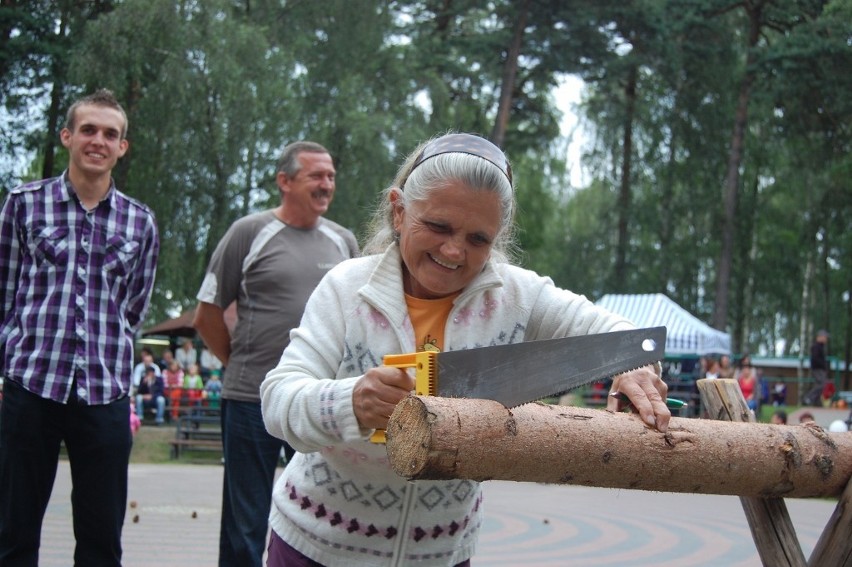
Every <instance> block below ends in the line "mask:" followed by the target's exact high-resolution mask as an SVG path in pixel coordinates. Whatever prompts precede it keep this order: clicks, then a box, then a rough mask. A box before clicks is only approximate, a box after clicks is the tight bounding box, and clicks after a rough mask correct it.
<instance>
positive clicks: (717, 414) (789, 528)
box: [698, 379, 849, 567]
mask: <svg viewBox="0 0 852 567" xmlns="http://www.w3.org/2000/svg"><path fill="white" fill-rule="evenodd" d="M698 391H699V392H700V394H701V401H702V402H703V403H704V406H705V407H706V408H707V411H708V412H709V414H710V417H711V418H713V419H718V420H721V421H743V422H754V421H755V418H754V415H753V414H752V413H751V411H750V410H749V409H748V405H747V404H746V401H745V398H744V397H743V394H742V391H741V390H740V387H739V385H738V384H737V381H736V380H727V379H725V380H706V379H705V380H699V381H698ZM848 491H849V489H848V487H847V492H848ZM740 502H741V503H742V506H743V511H744V512H745V516H746V519H747V520H748V525H749V528H750V529H751V535H752V538H754V544H755V546H756V547H757V552H758V554H759V555H760V559H761V561H762V562H763V564H764V565H773V566H778V567H783V566H790V567H805V566H806V565H807V561H805V554H804V553H803V552H802V547H801V545H800V544H799V539H798V537H797V536H796V530H795V528H794V527H793V522H792V521H791V520H790V514H789V513H788V512H787V505H786V504H785V503H784V500H783V499H782V498H756V497H749V496H741V497H740ZM848 535H849V532H848V531H847V532H846V539H849V537H848ZM818 565H839V563H819V564H818Z"/></svg>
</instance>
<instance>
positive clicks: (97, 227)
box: [0, 173, 160, 405]
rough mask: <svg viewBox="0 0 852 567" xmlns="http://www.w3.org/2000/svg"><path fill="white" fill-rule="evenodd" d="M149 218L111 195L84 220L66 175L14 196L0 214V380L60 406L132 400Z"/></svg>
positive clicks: (145, 300)
mask: <svg viewBox="0 0 852 567" xmlns="http://www.w3.org/2000/svg"><path fill="white" fill-rule="evenodd" d="M159 247H160V244H159V237H158V235H157V226H156V222H155V219H154V214H153V213H152V212H151V211H150V210H149V209H148V208H147V207H146V206H145V205H143V204H142V203H139V202H138V201H135V200H133V199H131V198H129V197H127V196H126V195H124V194H122V193H121V192H119V191H118V190H117V189H116V188H115V185H114V184H113V185H112V187H110V191H109V193H108V194H107V196H106V198H104V200H103V201H101V202H100V203H99V204H98V206H97V207H95V209H94V210H92V211H89V212H87V211H86V210H85V209H84V208H83V206H82V205H81V204H80V202H79V201H78V200H77V198H76V197H75V195H74V192H73V189H72V188H71V186H70V182H69V181H68V179H67V173H66V174H63V175H62V176H60V177H55V178H53V179H47V180H42V181H37V182H34V183H28V184H26V185H22V186H20V187H17V188H15V189H13V190H12V191H11V192H10V193H9V195H8V196H7V197H6V200H5V202H4V203H3V207H2V209H0V355H2V356H0V371H2V373H3V375H4V376H5V379H6V380H13V381H15V382H17V383H20V384H21V385H22V386H23V387H24V388H26V389H27V390H29V391H30V392H32V393H34V394H37V395H39V396H41V397H43V398H47V399H51V400H54V401H57V402H62V403H65V402H67V401H68V397H69V394H70V393H71V385H72V383H74V382H75V381H76V387H77V396H78V397H79V399H80V401H81V402H82V403H86V404H90V405H98V404H105V403H109V402H112V401H115V400H117V399H119V398H122V397H123V396H126V395H128V394H129V393H130V387H131V384H130V380H131V373H132V369H133V342H134V335H135V332H136V330H137V329H138V328H139V326H140V325H141V323H142V321H143V319H144V316H145V312H146V311H147V309H148V305H149V302H150V299H151V290H152V289H153V285H154V276H155V274H156V267H157V256H158V254H159Z"/></svg>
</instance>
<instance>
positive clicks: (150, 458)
mask: <svg viewBox="0 0 852 567" xmlns="http://www.w3.org/2000/svg"><path fill="white" fill-rule="evenodd" d="M174 438H175V426H174V425H161V426H160V427H157V426H154V425H147V424H146V425H143V426H142V427H140V428H139V431H137V432H136V435H134V436H133V449H132V450H131V451H130V462H131V463H167V462H169V461H170V460H171V455H170V453H171V446H170V445H169V441H170V440H172V439H174Z"/></svg>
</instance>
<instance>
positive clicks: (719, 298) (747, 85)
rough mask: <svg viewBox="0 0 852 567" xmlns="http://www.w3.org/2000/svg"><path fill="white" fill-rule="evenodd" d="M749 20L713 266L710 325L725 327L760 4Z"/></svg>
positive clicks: (758, 32)
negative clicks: (719, 239)
mask: <svg viewBox="0 0 852 567" xmlns="http://www.w3.org/2000/svg"><path fill="white" fill-rule="evenodd" d="M747 12H748V19H749V33H748V55H747V56H746V64H745V71H744V73H743V78H742V81H741V82H740V92H739V97H738V99H737V110H736V114H735V117H734V131H733V133H732V135H731V150H730V153H729V154H728V170H727V172H726V174H725V189H724V207H725V211H724V213H725V218H724V219H723V224H722V250H721V252H720V254H719V265H718V266H717V267H716V303H715V307H714V309H713V327H715V328H716V329H720V330H722V331H724V330H725V326H726V325H727V322H728V293H729V292H730V283H731V265H732V263H733V254H734V232H735V231H736V226H737V223H736V220H737V200H738V192H739V185H740V167H741V166H742V162H743V152H744V150H745V134H746V126H747V125H748V103H749V98H750V96H751V85H752V83H753V82H754V70H753V67H754V64H755V61H756V59H757V57H756V54H755V49H757V42H758V40H759V39H760V28H761V23H762V18H763V15H762V5H761V3H759V2H758V3H756V4H755V5H753V6H751V7H750V8H749V7H748V6H747Z"/></svg>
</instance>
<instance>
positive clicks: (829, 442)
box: [387, 396, 852, 498]
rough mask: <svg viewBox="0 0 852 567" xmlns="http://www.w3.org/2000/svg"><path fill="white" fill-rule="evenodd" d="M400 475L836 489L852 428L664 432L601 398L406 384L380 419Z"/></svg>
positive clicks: (679, 421)
mask: <svg viewBox="0 0 852 567" xmlns="http://www.w3.org/2000/svg"><path fill="white" fill-rule="evenodd" d="M387 452H388V458H389V460H390V463H391V466H392V467H393V469H394V470H395V471H396V473H397V474H399V475H400V476H402V477H405V478H407V479H411V480H415V479H432V480H438V479H453V478H455V479H470V480H477V481H484V480H514V481H524V482H543V483H551V484H575V485H584V486H599V487H609V488H627V489H637V490H654V491H661V492H690V493H700V494H730V495H737V496H757V497H763V498H766V497H798V498H805V497H830V496H839V495H840V494H841V493H842V492H843V490H844V488H845V487H846V484H847V483H848V482H849V479H850V477H852V435H849V434H845V433H827V432H825V431H823V430H822V428H819V427H806V426H802V425H796V426H785V425H771V424H760V423H730V422H721V421H713V420H703V419H685V418H672V420H671V422H670V424H669V431H668V432H667V433H665V434H663V433H660V432H658V431H656V430H655V429H651V428H649V427H647V426H646V425H645V424H644V423H643V422H642V421H641V420H640V419H639V418H638V417H637V416H633V415H631V414H626V413H612V412H609V411H606V410H595V409H587V408H575V407H569V406H555V405H546V404H538V403H535V404H526V405H523V406H519V407H517V408H513V409H511V410H509V409H506V408H505V407H503V406H502V405H501V404H499V403H497V402H494V401H490V400H471V399H450V398H440V397H429V396H410V397H408V398H406V399H405V400H403V401H402V402H400V403H399V404H398V405H397V407H396V409H395V410H394V412H393V415H392V416H391V419H390V421H389V423H388V428H387Z"/></svg>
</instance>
